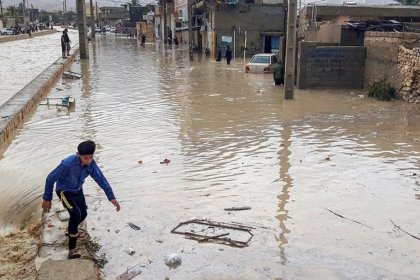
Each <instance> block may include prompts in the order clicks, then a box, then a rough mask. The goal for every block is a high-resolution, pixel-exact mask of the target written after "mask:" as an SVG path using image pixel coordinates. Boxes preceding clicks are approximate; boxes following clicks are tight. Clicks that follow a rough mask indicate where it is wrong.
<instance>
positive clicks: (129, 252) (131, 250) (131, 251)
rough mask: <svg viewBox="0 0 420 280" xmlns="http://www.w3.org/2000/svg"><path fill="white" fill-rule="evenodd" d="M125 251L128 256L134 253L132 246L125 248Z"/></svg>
mask: <svg viewBox="0 0 420 280" xmlns="http://www.w3.org/2000/svg"><path fill="white" fill-rule="evenodd" d="M125 251H126V252H127V254H129V255H130V256H132V255H134V254H135V253H136V251H134V249H133V248H131V247H130V248H128V249H127V250H125Z"/></svg>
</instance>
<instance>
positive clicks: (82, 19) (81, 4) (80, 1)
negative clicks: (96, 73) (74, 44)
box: [76, 0, 89, 59]
mask: <svg viewBox="0 0 420 280" xmlns="http://www.w3.org/2000/svg"><path fill="white" fill-rule="evenodd" d="M76 13H77V27H78V29H79V50H80V59H88V58H89V51H88V46H87V34H86V8H85V0H76Z"/></svg>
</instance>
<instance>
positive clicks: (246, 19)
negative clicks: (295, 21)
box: [214, 4, 286, 56]
mask: <svg viewBox="0 0 420 280" xmlns="http://www.w3.org/2000/svg"><path fill="white" fill-rule="evenodd" d="M285 13H286V7H285V6H283V5H257V4H252V5H246V4H238V5H220V7H219V8H218V10H216V12H215V19H214V30H215V44H216V46H219V45H220V44H221V40H222V36H232V37H233V31H234V30H235V28H236V30H239V27H240V29H241V31H245V30H247V38H248V39H247V47H248V48H249V50H250V51H249V52H247V54H248V55H253V54H255V53H259V52H261V51H262V46H263V36H262V32H270V31H275V32H284V31H285ZM237 34H238V32H237ZM244 46H245V36H244V35H243V33H242V35H237V36H236V55H237V56H240V55H242V54H243V52H242V50H243V47H244ZM231 47H233V43H232V45H231Z"/></svg>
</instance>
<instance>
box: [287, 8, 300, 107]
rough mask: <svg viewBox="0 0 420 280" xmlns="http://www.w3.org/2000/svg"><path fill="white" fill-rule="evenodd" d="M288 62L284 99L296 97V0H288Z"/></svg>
mask: <svg viewBox="0 0 420 280" xmlns="http://www.w3.org/2000/svg"><path fill="white" fill-rule="evenodd" d="M288 1H289V3H288V9H287V40H286V64H285V66H286V67H285V77H284V99H293V98H294V88H295V64H296V63H295V55H296V16H297V7H296V4H297V3H296V0H288Z"/></svg>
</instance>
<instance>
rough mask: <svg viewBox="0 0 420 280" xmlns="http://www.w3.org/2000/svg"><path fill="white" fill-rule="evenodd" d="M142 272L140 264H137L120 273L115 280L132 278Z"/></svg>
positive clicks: (129, 279)
mask: <svg viewBox="0 0 420 280" xmlns="http://www.w3.org/2000/svg"><path fill="white" fill-rule="evenodd" d="M140 273H141V270H140V264H136V265H135V266H133V267H128V268H127V270H126V271H125V272H124V273H122V274H120V275H118V276H117V278H115V280H131V279H134V278H135V277H136V276H137V275H139V274H140Z"/></svg>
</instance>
